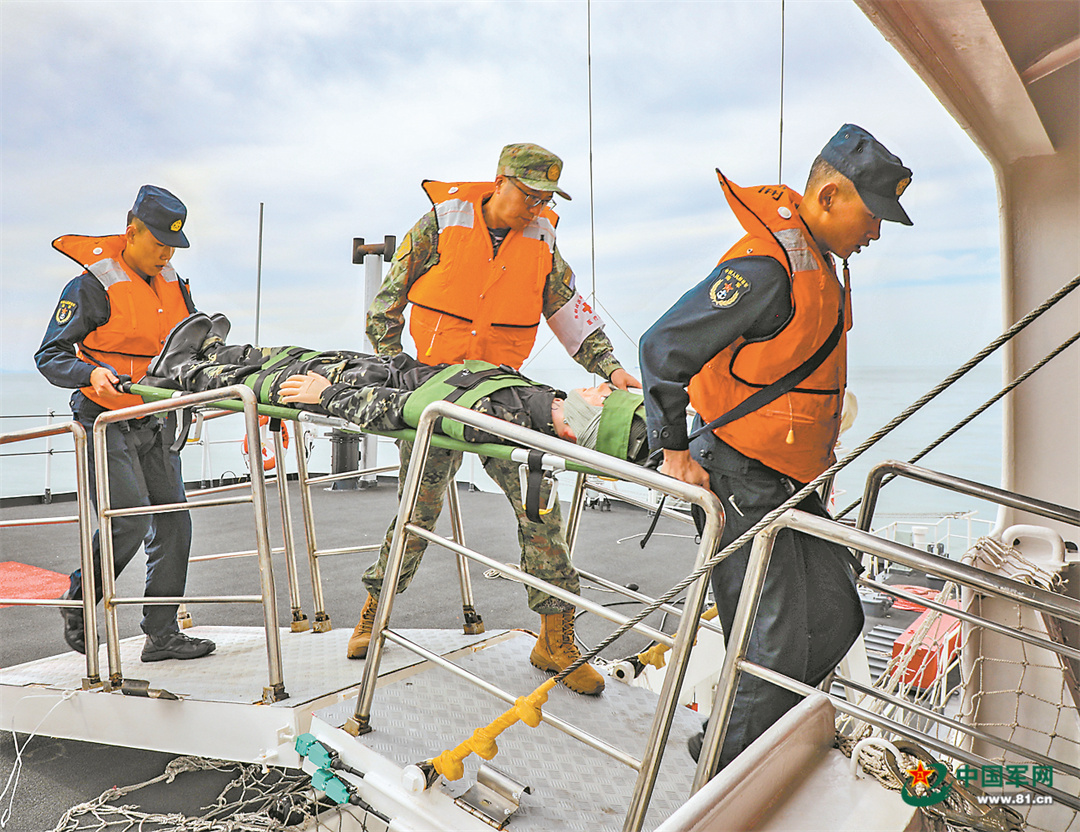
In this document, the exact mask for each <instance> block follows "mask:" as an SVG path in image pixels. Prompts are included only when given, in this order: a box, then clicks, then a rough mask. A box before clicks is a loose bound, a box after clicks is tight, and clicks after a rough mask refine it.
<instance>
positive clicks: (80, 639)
mask: <svg viewBox="0 0 1080 832" xmlns="http://www.w3.org/2000/svg"><path fill="white" fill-rule="evenodd" d="M60 600H61V601H71V600H73V599H72V597H71V590H70V589H69V590H68V591H67V592H65V593H64V594H63V595H61V596H60ZM60 615H61V616H62V617H63V619H64V641H66V642H67V643H68V647H70V648H71V649H72V650H74V651H75V652H76V653H84V654H85V653H86V631H85V629H84V625H83V611H82V608H76V607H60Z"/></svg>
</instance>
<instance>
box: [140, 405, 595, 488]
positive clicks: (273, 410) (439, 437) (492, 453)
mask: <svg viewBox="0 0 1080 832" xmlns="http://www.w3.org/2000/svg"><path fill="white" fill-rule="evenodd" d="M129 391H130V392H131V393H134V394H135V395H136V396H141V397H142V399H143V401H144V402H160V401H165V400H166V399H171V398H173V397H174V396H176V395H177V394H180V395H183V394H184V392H185V391H183V390H171V389H169V388H165V387H150V386H149V385H146V384H132V385H130V387H129ZM200 407H213V408H218V409H220V410H232V411H234V412H237V413H239V412H242V411H243V410H244V405H243V402H240V401H236V400H234V399H223V400H222V401H220V402H214V403H213V404H207V405H200ZM308 412H310V411H306V410H299V409H297V408H294V407H281V406H280V405H273V404H262V403H260V404H259V405H258V413H259V415H260V416H269V417H270V418H271V419H284V420H286V421H290V422H296V421H299V419H300V414H301V413H308ZM320 415H321V414H320ZM329 418H332V419H340V418H341V417H340V416H330V417H329ZM342 421H345V422H346V423H348V420H346V419H343V420H342ZM355 430H356V432H357V433H369V434H371V435H373V436H386V437H389V438H390V439H404V440H406V441H410V442H411V441H412V440H413V439H415V438H416V431H415V430H412V429H410V430H394V431H376V430H361V429H360V428H356V429H355ZM431 444H432V445H435V446H436V447H438V448H446V449H447V450H451V451H462V452H464V453H472V454H479V455H480V456H489V457H495V458H496V459H505V460H509V461H513V460H512V459H511V455H512V454H513V453H514V451H519V450H522V449H521V447H520V446H518V445H497V444H495V443H494V442H463V441H461V440H459V439H453V438H451V437H449V436H444V435H443V434H441V433H435V434H432V436H431ZM563 462H564V464H565V466H566V467H565V470H567V471H573V472H575V473H578V474H592V475H594V476H606V475H605V474H603V473H601V472H600V471H597V470H596V469H595V468H589V467H587V466H585V465H581V464H580V463H577V462H573V461H571V460H563Z"/></svg>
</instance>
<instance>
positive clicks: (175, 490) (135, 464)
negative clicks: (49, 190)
mask: <svg viewBox="0 0 1080 832" xmlns="http://www.w3.org/2000/svg"><path fill="white" fill-rule="evenodd" d="M186 220H187V208H186V207H185V206H184V204H183V203H182V202H181V201H180V200H179V199H177V198H176V197H175V196H174V195H173V194H171V193H169V191H167V190H165V189H164V188H159V187H156V186H154V185H144V186H143V187H142V188H141V189H140V190H139V193H138V196H137V197H136V199H135V203H134V205H133V206H132V209H131V211H130V212H128V224H127V228H126V230H125V231H124V233H123V234H116V235H112V236H107V237H82V236H75V235H69V236H64V237H60V238H58V239H57V240H55V241H54V242H53V246H54V248H56V249H57V250H58V251H60V252H61V253H63V254H66V255H67V256H68V257H71V258H72V259H73V260H75V262H77V263H78V264H79V265H80V266H82V267H83V268H84V269H85V271H83V272H82V274H80V275H78V276H77V277H75V278H74V279H73V280H72V281H71V282H70V283H68V285H67V286H66V287H65V288H64V291H63V292H62V293H61V295H60V302H59V303H58V304H57V307H56V311H55V312H54V313H53V316H52V318H51V319H50V320H49V325H48V328H47V329H46V331H45V337H44V339H43V340H42V342H41V347H40V348H39V349H38V351H37V353H36V354H35V356H34V358H35V361H36V362H37V366H38V370H40V371H41V374H42V375H43V376H45V378H47V379H48V380H49V381H50V382H52V383H53V384H55V385H56V386H57V387H68V388H77V389H76V391H75V393H74V394H72V397H71V409H72V413H73V414H74V417H75V419H76V420H77V421H78V422H79V423H80V424H82V425H83V427H85V428H86V431H87V433H88V434H89V433H91V431H92V430H93V426H94V420H95V419H97V417H98V416H99V415H100V414H101V413H104V412H105V411H108V410H116V409H118V408H122V407H129V406H131V405H137V404H141V403H142V399H140V398H139V397H138V396H133V395H131V394H128V393H124V392H122V391H121V390H120V388H119V384H120V381H121V376H127V377H129V378H131V379H134V380H136V381H137V380H138V379H140V378H142V377H143V375H144V374H145V372H146V367H147V365H148V364H149V362H150V360H151V359H152V358H153V357H154V356H155V355H157V353H158V352H159V351H160V350H161V347H162V346H163V345H164V343H165V339H166V337H167V336H168V334H169V331H170V330H171V329H172V328H173V327H174V326H175V325H176V324H177V323H178V322H179V321H181V320H183V319H184V318H185V317H187V316H188V315H189V314H190V313H192V312H194V311H195V306H194V304H193V303H192V301H191V296H190V294H189V292H188V289H187V284H186V282H184V281H182V280H181V279H180V278H179V276H178V275H177V274H176V272H175V271H174V270H173V268H172V266H171V265H170V260H171V259H172V256H173V252H174V251H175V250H176V249H177V248H187V247H188V245H189V244H188V240H187V236H186V235H185V234H184V231H183V227H184V223H185V222H186ZM173 432H174V431H173V419H172V418H169V419H167V420H163V419H161V418H159V417H157V416H148V417H145V418H142V419H137V420H129V421H124V422H116V423H113V424H111V425H109V426H108V428H107V430H106V439H107V447H108V454H107V465H108V469H109V490H110V497H111V500H110V502H111V506H112V507H113V508H129V507H134V506H147V505H162V504H167V503H182V502H185V500H186V498H185V495H184V481H183V478H182V476H181V473H180V455H179V452H178V451H177V450H175V449H173V448H172V447H171V446H172V434H173ZM89 457H90V458H89V463H90V496H91V499H92V500H93V502H94V505H95V506H96V505H97V484H96V481H95V477H94V466H95V464H96V463H97V462H98V460H95V459H94V448H93V443H90V447H89ZM112 527H113V533H112V542H113V552H114V558H115V567H116V572H117V573H118V574H119V572H120V571H121V570H122V569H123V568H124V567H125V566H126V565H127V564H128V563H129V562H130V561H131V559H132V558H133V557H134V556H135V553H136V552H137V551H138V550H139V546H140V544H144V545H145V550H146V595H147V596H166V597H176V596H180V595H183V594H184V585H185V583H186V582H187V565H188V555H189V554H190V549H191V517H190V515H189V513H188V512H186V511H176V512H165V513H161V514H155V515H143V516H136V517H116V518H114V519H113V521H112ZM93 555H94V576H93V577H94V589H95V593H96V595H97V600H98V601H100V600H101V597H102V583H101V542H100V538H99V534H98V533H95V534H94V539H93ZM82 597H83V575H82V571H81V569H76V570H75V571H74V572H73V573H72V574H71V579H70V586H69V588H68V591H67V592H66V593H65V594H64V598H65V599H69V600H78V599H81V598H82ZM176 609H177V607H176V605H175V604H171V605H146V606H144V607H143V619H142V630H143V632H144V633H146V643H145V645H144V646H143V651H142V660H143V661H144V662H152V661H161V660H164V659H194V658H199V657H200V656H205V655H207V654H208V653H211V652H213V650H214V643H213V642H212V641H209V640H207V639H201V638H191V637H189V636H187V635H185V634H183V633H181V632H180V630H179V628H178V626H177V623H176ZM61 613H62V615H63V617H64V640H65V641H66V642H67V643H68V646H70V647H71V649H72V650H76V651H78V652H80V653H85V652H86V641H85V637H86V634H85V630H84V621H83V611H82V610H81V609H75V608H71V609H68V608H63V609H61Z"/></svg>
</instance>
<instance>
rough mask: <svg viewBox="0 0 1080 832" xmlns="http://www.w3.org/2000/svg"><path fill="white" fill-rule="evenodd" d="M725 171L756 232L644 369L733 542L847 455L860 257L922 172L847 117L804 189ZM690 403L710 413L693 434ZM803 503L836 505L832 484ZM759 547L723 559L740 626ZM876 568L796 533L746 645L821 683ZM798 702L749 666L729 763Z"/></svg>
mask: <svg viewBox="0 0 1080 832" xmlns="http://www.w3.org/2000/svg"><path fill="white" fill-rule="evenodd" d="M717 174H718V175H719V177H720V184H721V187H722V188H723V189H724V195H725V196H726V197H727V200H728V203H729V205H730V206H731V208H732V210H733V211H734V212H735V215H736V217H737V218H738V220H739V222H740V223H741V224H742V226H743V228H744V229H745V231H746V235H745V236H744V237H743V238H742V239H741V240H739V241H738V242H737V243H736V244H735V245H734V246H732V247H731V249H729V250H728V252H727V253H726V254H725V255H724V256H723V257H722V258H721V259H720V262H719V264H718V265H717V266H716V268H715V269H714V270H713V272H712V273H711V274H710V275H709V276H708V277H707V278H705V280H703V281H702V282H701V283H699V284H698V285H697V286H695V287H694V288H692V289H691V290H690V291H688V292H687V293H686V294H685V295H683V297H682V298H681V299H680V300H679V301H678V302H676V304H675V305H674V306H673V307H672V308H671V309H669V310H668V311H667V312H666V313H665V314H664V315H663V316H662V317H661V318H660V320H659V321H657V323H656V324H654V325H653V326H652V327H651V328H650V329H649V331H648V332H646V333H645V335H644V336H643V337H642V339H641V374H642V378H643V379H644V382H645V409H646V418H647V423H648V432H649V444H650V446H651V447H652V448H654V449H659V450H662V451H663V455H664V461H663V464H662V465H661V466H660V471H661V472H663V473H665V474H668V475H670V476H673V477H675V478H677V479H680V480H682V481H683V482H687V483H691V484H693V485H700V486H702V487H703V488H708V489H710V490H712V491H713V492H714V493H715V494H716V495H717V497H719V498H720V500H721V502H722V503H723V504H724V512H725V525H724V532H723V535H722V537H721V540H720V543H721V546H727V545H729V544H730V543H731V542H733V541H734V540H736V539H737V538H738V537H740V536H741V535H742V534H743V533H744V532H746V531H747V530H749V529H750V528H751V527H752V526H754V525H755V524H756V523H757V522H758V521H759V520H760V519H761V518H763V517H764V516H765V515H766V514H768V513H769V512H770V511H772V510H773V509H775V508H777V507H778V506H780V505H781V504H782V503H784V502H785V501H786V500H787V499H788V497H790V496H791V495H792V494H794V493H795V492H796V491H798V490H800V489H801V488H802V486H803V485H804V484H806V483H808V482H810V481H811V480H814V479H816V478H817V476H818V475H819V474H821V473H822V472H824V471H825V470H826V469H827V468H828V467H829V466H830V465H832V463H833V462H834V461H835V455H834V452H833V449H834V447H835V444H836V438H837V436H838V434H839V431H840V423H841V411H842V403H843V399H844V388H845V385H846V381H847V346H846V332H847V330H848V329H849V328H850V327H851V298H850V287H849V285H848V283H849V281H848V268H847V265H848V263H847V261H848V258H849V257H850V256H851V255H853V254H857V253H858V252H859V251H860V250H861V249H862V248H864V247H866V246H868V245H870V243H871V242H872V241H873V240H876V239H878V236H879V235H880V233H881V222H882V220H891V221H892V222H897V223H901V224H903V225H911V220H910V219H909V218H908V215H907V212H906V211H905V210H904V209H903V207H901V205H900V196H901V194H903V193H904V190H905V189H906V188H907V186H908V184H909V183H910V182H911V171H910V170H909V169H908V168H906V167H905V166H904V165H903V164H902V163H901V162H900V159H899V158H897V157H896V156H895V155H893V154H892V153H890V152H889V151H888V150H887V149H886V148H885V147H884V146H883V145H882V144H881V143H880V142H879V141H878V140H877V139H875V138H874V137H873V136H872V135H870V133H868V132H867V131H866V130H864V129H862V128H861V127H858V126H856V125H854V124H845V125H844V126H843V127H841V128H840V130H839V131H838V132H837V133H836V135H835V136H833V137H832V139H830V140H829V142H828V143H827V144H826V145H825V147H824V148H823V149H822V151H821V153H820V154H819V155H818V157H817V159H816V160H815V161H814V163H813V165H812V166H811V169H810V176H809V179H808V181H807V183H806V189H805V193H804V194H801V195H800V194H799V193H797V192H795V191H794V190H792V189H791V188H788V187H787V186H785V185H767V186H761V187H750V188H741V187H739V186H737V185H735V184H734V183H732V182H731V181H730V180H728V179H727V178H726V177H725V176H724V175H723V174H721V173H720V172H719V171H717ZM834 258H838V259H840V260H841V261H842V262H843V270H842V280H841V279H838V278H837V273H836V271H837V270H836V266H835V260H834ZM688 404H690V405H692V406H693V408H694V410H695V411H696V412H697V413H698V414H699V418H698V419H697V420H695V426H696V429H695V430H694V431H693V432H691V433H690V434H689V435H688V433H687V426H686V407H687V405H688ZM798 507H799V509H801V510H802V511H806V512H811V513H813V514H817V515H818V516H823V517H827V516H828V515H827V513H826V512H825V509H824V508H823V507H822V503H821V500H820V499H819V498H818V496H817V494H816V493H815V494H812V495H811V496H810V497H807V498H806V499H805V500H803V502H802V503H800V504H799V506H798ZM750 549H751V544H749V543H748V544H746V545H745V546H743V547H741V548H740V549H739V550H738V551H736V552H734V553H733V554H731V555H729V556H728V557H727V558H725V559H724V560H723V561H722V562H721V563H720V564H719V565H717V566H716V567H715V568H714V569H713V572H712V576H711V578H712V587H713V595H714V597H715V599H716V606H717V609H718V611H719V613H720V621H721V624H722V625H723V627H724V632H725V634H729V633H730V632H731V627H732V624H733V621H734V617H735V610H736V607H737V606H738V601H739V594H740V591H741V589H742V583H743V578H744V575H745V572H746V567H747V562H748V559H749V555H750ZM860 569H861V567H860V566H859V564H858V562H857V561H855V560H854V559H853V558H852V557H851V555H850V554H849V553H848V550H847V549H846V548H844V547H843V546H840V545H838V544H834V543H831V542H829V541H825V540H821V539H818V538H813V537H809V536H807V535H803V534H796V533H794V532H792V531H790V530H785V531H782V532H781V533H780V534H779V535H778V536H777V538H776V544H775V546H774V548H773V554H772V559H771V562H770V566H769V569H768V573H767V576H766V579H765V586H764V589H763V591H762V595H761V601H760V604H759V606H758V612H757V617H756V619H755V624H754V636H753V638H752V639H751V641H750V645H749V647H748V650H747V654H746V658H747V659H748V660H750V661H752V662H755V663H757V664H761V665H764V666H766V667H769V668H772V669H774V670H776V671H778V672H780V673H783V674H785V675H787V676H790V677H792V678H795V679H798V680H800V681H802V682H805V683H806V684H807V685H810V686H817V685H818V684H820V683H821V681H822V680H824V679H825V678H826V677H827V676H828V675H829V674H830V673H831V672H832V670H833V669H834V668H835V667H836V665H837V663H839V661H840V660H841V659H842V658H843V657H844V656H845V654H846V653H847V651H848V649H849V648H850V647H851V645H852V643H854V641H855V639H856V637H857V636H858V635H859V633H860V632H861V629H862V625H863V614H862V609H861V606H860V604H859V597H858V594H857V593H856V590H855V574H856V570H860ZM798 701H799V696H798V695H797V694H793V693H791V692H790V691H787V690H784V689H782V688H780V687H777V686H775V685H772V684H770V683H768V682H765V681H763V680H761V679H757V678H755V677H753V676H750V675H748V674H743V677H742V679H741V681H740V683H739V688H738V692H737V693H736V697H735V702H734V707H733V709H732V711H731V717H730V719H729V721H728V727H727V734H726V736H725V738H724V743H723V746H722V748H721V750H720V756H719V760H718V761H717V766H718V768H723V767H724V766H725V765H727V764H728V763H730V762H731V761H732V760H733V759H734V758H735V757H736V756H737V755H738V754H739V753H740V752H741V751H742V750H743V749H744V748H746V747H747V746H748V745H749V744H750V743H751V742H753V740H754V739H755V738H757V737H758V736H760V735H761V734H762V733H763V732H764V731H765V730H766V729H767V728H768V727H769V726H770V725H772V724H773V723H774V722H775V721H776V720H777V719H779V718H780V717H781V716H782V715H783V714H784V713H785V712H786V711H787V710H788V709H789V708H791V707H792V706H793V705H794V704H795V703H796V702H798ZM701 743H702V736H700V735H699V736H697V737H695V738H694V739H693V740H692V741H691V746H690V750H691V753H692V754H693V755H694V757H695V758H696V757H697V756H698V752H699V751H700V748H701Z"/></svg>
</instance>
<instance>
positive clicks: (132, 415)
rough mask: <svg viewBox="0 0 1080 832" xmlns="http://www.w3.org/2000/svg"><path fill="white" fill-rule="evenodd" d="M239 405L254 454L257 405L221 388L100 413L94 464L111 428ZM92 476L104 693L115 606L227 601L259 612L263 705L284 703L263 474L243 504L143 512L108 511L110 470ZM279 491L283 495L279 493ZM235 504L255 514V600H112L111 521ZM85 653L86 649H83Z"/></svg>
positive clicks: (112, 655) (258, 470)
mask: <svg viewBox="0 0 1080 832" xmlns="http://www.w3.org/2000/svg"><path fill="white" fill-rule="evenodd" d="M233 399H239V400H240V402H239V403H238V404H239V406H240V407H242V408H243V412H244V422H245V429H246V433H247V438H248V443H249V446H250V447H252V448H258V447H259V442H260V437H259V417H258V411H257V405H258V402H257V400H256V398H255V394H254V392H252V391H251V390H250V389H249V388H247V387H243V386H240V385H235V386H232V387H225V388H221V389H218V390H207V391H204V392H201V393H189V394H185V395H176V394H173V395H170V396H169V397H168V398H163V399H160V400H157V401H151V402H148V403H145V404H140V405H135V406H133V407H125V408H121V409H118V410H109V411H105V412H104V413H102V414H101V415H100V416H98V417H97V419H96V420H95V422H94V454H95V458H96V459H98V460H105V459H106V458H107V453H108V450H107V439H106V430H107V428H108V426H109V425H110V424H113V423H114V422H120V421H127V420H129V419H140V418H143V417H146V416H153V415H157V414H160V413H168V412H171V411H174V410H181V409H183V408H186V407H193V406H197V405H201V404H207V403H210V402H221V403H225V402H229V403H230V404H233V406H234V407H236V406H237V403H232V402H231V400H233ZM95 473H96V474H97V493H98V520H99V527H100V534H99V540H100V548H101V574H102V592H103V595H104V602H105V603H104V606H105V638H106V644H107V653H108V660H109V681H108V685H107V688H108V689H110V690H113V689H117V688H120V687H121V686H122V684H123V672H122V669H121V666H120V637H119V623H118V621H117V609H116V608H117V606H118V605H121V604H131V603H140V604H143V605H144V606H146V605H171V604H176V603H180V602H183V603H186V604H191V603H222V602H224V601H226V600H229V601H234V602H237V603H260V604H261V605H262V610H263V628H264V630H265V632H266V652H267V662H268V675H269V680H268V681H269V685H268V686H267V687H266V688H265V689H264V691H263V700H264V701H267V702H276V701H279V700H281V699H285V698H287V696H288V694H287V693H286V691H285V683H284V678H283V672H282V659H281V640H280V636H279V634H278V629H277V597H276V595H275V591H274V572H273V560H272V558H271V553H270V537H269V532H268V528H269V519H268V512H267V505H266V483H265V481H264V479H263V470H262V467H261V466H260V465H252V466H251V495H250V497H248V498H235V499H234V498H226V499H221V500H208V501H205V502H201V503H185V504H182V506H179V507H178V506H175V505H170V506H151V507H149V508H148V509H145V510H141V509H140V510H130V509H113V508H112V507H111V504H110V493H111V492H110V489H109V466H108V465H97V466H95ZM281 490H284V489H281ZM236 502H250V503H252V505H253V508H254V512H255V542H256V548H257V550H258V552H259V588H260V594H259V595H258V596H231V597H229V598H226V597H214V598H190V597H189V598H157V597H154V598H151V597H141V598H119V597H117V596H116V577H115V572H114V570H115V562H114V555H113V541H112V521H113V518H114V517H118V516H123V515H131V514H136V513H149V512H155V511H158V510H190V509H191V508H203V507H206V506H212V505H224V504H232V503H236ZM87 646H88V647H89V644H88V645H87Z"/></svg>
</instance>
